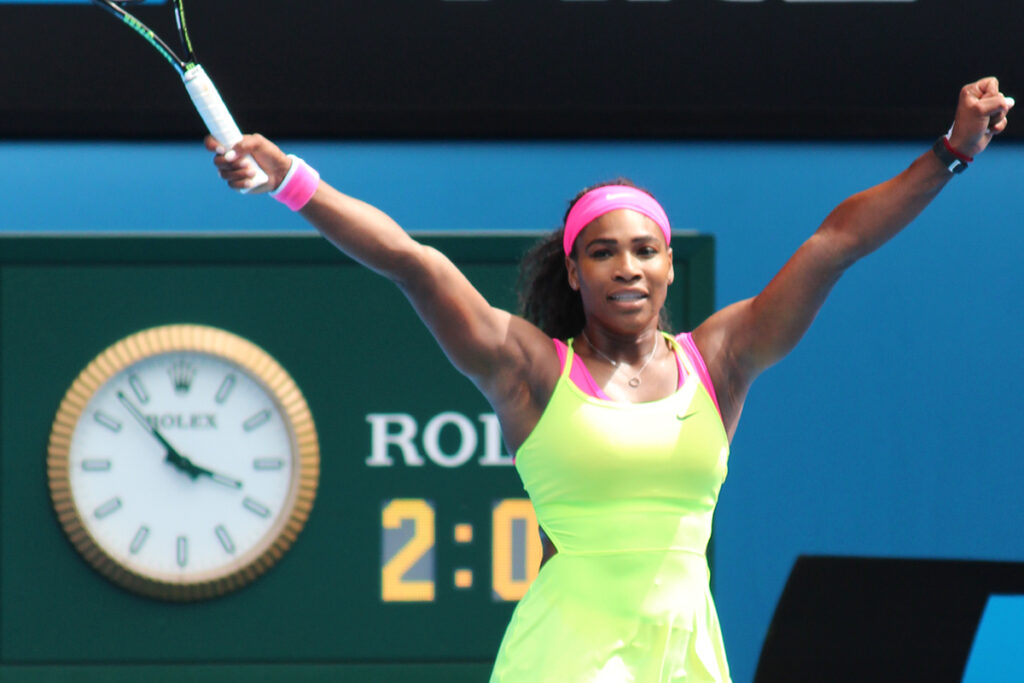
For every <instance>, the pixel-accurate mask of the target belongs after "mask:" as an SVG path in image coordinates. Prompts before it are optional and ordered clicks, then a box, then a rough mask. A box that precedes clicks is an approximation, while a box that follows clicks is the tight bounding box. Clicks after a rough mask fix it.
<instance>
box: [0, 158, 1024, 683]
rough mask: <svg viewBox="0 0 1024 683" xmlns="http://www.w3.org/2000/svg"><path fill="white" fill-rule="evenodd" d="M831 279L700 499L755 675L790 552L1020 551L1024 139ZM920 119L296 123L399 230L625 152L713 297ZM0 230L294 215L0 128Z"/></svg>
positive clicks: (567, 176) (278, 225) (182, 173)
mask: <svg viewBox="0 0 1024 683" xmlns="http://www.w3.org/2000/svg"><path fill="white" fill-rule="evenodd" d="M999 142H1000V141H997V143H996V144H995V145H994V146H993V148H992V149H991V150H990V151H988V152H986V153H985V154H984V155H982V156H981V157H980V158H979V160H978V163H976V164H975V165H974V166H972V167H971V169H970V170H969V171H968V172H967V173H966V174H964V175H963V176H960V177H958V178H956V179H955V180H954V181H953V182H952V183H951V184H950V186H949V187H948V188H947V189H946V190H945V192H944V193H943V194H942V195H941V196H940V197H939V198H938V199H937V200H936V201H935V203H934V204H933V205H932V206H931V207H930V208H929V209H928V210H927V211H926V212H925V214H924V215H923V216H922V217H921V218H920V219H919V220H918V221H917V222H916V223H915V224H914V225H913V226H912V227H911V228H910V229H909V230H908V231H906V232H905V233H903V234H902V235H900V236H899V237H897V238H896V239H895V240H894V241H893V242H892V243H891V244H889V245H887V246H886V247H885V248H884V249H882V250H881V251H880V252H878V253H876V254H874V255H872V256H871V257H869V258H868V259H866V260H865V261H864V262H862V263H860V264H857V265H856V266H855V267H854V268H853V269H852V270H851V271H850V272H849V273H848V274H847V276H846V277H845V278H844V279H843V280H842V281H841V282H840V284H839V285H838V286H837V288H836V290H835V292H834V293H833V295H832V298H831V300H830V301H829V303H828V305H826V307H825V309H824V311H823V312H822V313H821V315H820V316H819V319H818V321H817V322H816V323H815V325H814V327H813V328H812V330H811V331H810V333H809V334H808V335H807V337H806V339H805V340H804V341H803V342H802V344H801V345H800V346H799V347H798V348H797V350H796V351H795V352H794V353H793V354H792V355H791V356H790V358H788V359H787V360H786V361H785V362H783V363H782V364H781V365H780V366H778V367H776V368H773V369H771V370H769V371H768V372H767V373H766V374H765V375H764V376H763V377H761V378H760V379H759V380H758V382H757V383H756V384H755V386H754V389H753V391H752V393H751V395H750V398H749V400H748V402H747V406H746V410H745V414H744V418H743V420H742V422H741V424H740V428H739V432H738V434H737V436H736V439H735V441H734V443H733V452H732V461H731V465H732V466H731V468H730V474H729V481H728V482H727V483H726V485H725V488H724V489H723V492H722V497H721V504H720V507H719V512H718V516H717V537H716V538H717V546H716V562H715V567H714V572H715V576H716V586H717V601H718V606H719V610H720V614H721V619H722V623H723V628H724V630H725V636H726V644H727V647H728V649H729V653H730V659H731V662H732V666H733V670H734V674H735V676H736V680H737V681H738V682H746V681H749V680H750V679H751V677H752V675H753V671H754V667H755V666H756V662H757V656H758V652H759V650H760V646H761V642H762V640H763V638H764V634H765V630H766V628H767V626H768V623H769V621H770V619H771V616H772V611H773V609H774V607H775V602H776V600H777V599H778V596H779V594H780V592H781V590H782V587H783V584H784V582H785V579H786V577H787V575H788V572H789V569H790V566H791V564H792V562H793V560H794V558H795V557H796V556H797V555H798V554H801V553H829V554H854V555H882V556H911V557H943V558H984V559H1007V560H1024V546H1022V545H1021V544H1020V543H1019V528H1020V520H1021V518H1022V513H1024V509H1022V508H1024V503H1022V497H1021V495H1020V489H1021V483H1022V482H1024V458H1022V457H1021V453H1020V444H1021V443H1024V433H1022V432H1024V426H1022V422H1024V421H1022V420H1020V419H1019V415H1020V405H1021V403H1020V399H1019V391H1020V389H1019V387H1021V386H1022V385H1024V362H1022V360H1021V352H1020V344H1021V332H1022V324H1021V315H1020V307H1021V304H1020V301H1021V299H1022V298H1024V269H1022V268H1021V267H1020V260H1021V258H1022V256H1024V225H1022V221H1021V219H1020V217H1021V215H1022V214H1024V211H1022V209H1024V198H1022V194H1021V193H1020V190H1019V185H1020V181H1019V175H1017V173H1018V169H1020V168H1022V166H1024V147H1021V146H1017V145H1012V144H999ZM928 143H929V141H926V140H922V141H919V142H915V143H905V144H894V143H889V144H864V143H858V144H852V143H851V144H814V145H810V144H807V145H799V144H769V143H763V144H760V143H744V144H739V143H736V144H730V143H706V144H700V143H661V144H659V143H639V144H633V143H593V144H591V143H557V144H555V143H550V144H549V143H507V144H506V143H455V144H447V143H344V144H342V143H330V144H326V143H304V142H292V143H290V144H288V145H287V148H288V150H289V151H292V152H295V153H297V154H299V155H301V156H304V157H305V158H306V159H307V160H308V161H310V162H311V163H312V164H313V165H314V166H316V167H317V168H319V169H320V170H321V172H322V173H323V175H324V176H325V177H326V178H327V179H328V180H330V181H331V182H332V183H334V184H335V185H336V186H338V187H339V188H342V189H344V190H345V191H347V192H349V193H351V194H354V195H356V196H359V197H361V198H363V199H366V200H368V201H370V202H372V203H375V204H377V205H379V206H380V207H382V208H384V209H385V210H387V211H389V212H390V213H391V214H392V215H393V216H395V217H396V218H397V219H398V220H399V222H401V223H402V224H403V225H404V226H405V227H406V228H407V229H409V230H411V231H423V230H536V229H548V228H553V227H555V226H556V224H557V223H558V221H559V218H560V217H561V215H562V212H563V210H564V208H565V202H566V200H567V198H568V197H570V196H571V195H573V194H574V193H575V192H576V190H577V189H579V188H580V187H582V186H584V185H586V184H589V183H591V182H593V181H596V180H602V179H606V178H610V177H613V176H616V175H619V174H624V175H628V176H631V177H632V178H634V179H635V180H636V181H638V182H640V183H641V184H643V185H646V186H648V187H649V188H651V189H652V190H653V191H654V192H655V193H656V194H657V195H658V196H659V197H660V198H661V199H662V201H663V203H664V204H665V206H666V208H667V210H668V212H669V215H670V216H671V217H672V218H673V221H674V225H675V227H676V228H692V229H696V230H700V231H703V232H711V233H714V234H715V235H716V236H717V238H718V288H717V297H718V301H719V303H720V304H725V303H728V302H731V301H734V300H737V299H740V298H743V297H747V296H750V295H752V294H754V293H756V292H757V291H758V290H759V289H760V288H761V287H762V286H763V285H764V284H765V283H766V282H767V281H768V280H769V278H770V277H771V276H772V275H773V274H774V272H775V271H776V270H777V269H778V268H780V267H781V266H782V264H783V263H784V261H785V260H786V258H788V256H789V255H790V254H791V253H792V252H793V251H794V250H795V249H796V248H797V247H798V246H799V244H800V243H801V241H802V240H803V239H805V238H806V236H808V235H809V234H810V233H811V232H812V231H813V230H814V229H815V227H817V225H818V223H819V222H820V221H821V219H822V218H823V217H824V216H825V215H826V214H827V213H828V211H829V210H830V209H831V208H832V207H833V206H834V205H835V204H837V203H838V202H839V201H841V200H842V199H843V198H844V197H846V196H847V195H849V194H851V193H853V192H855V191H857V190H859V189H862V188H864V187H867V186H868V185H871V184H873V183H875V182H878V181H880V180H883V179H885V178H887V177H889V176H891V175H893V174H895V173H897V172H899V171H900V170H902V169H903V168H904V167H905V166H906V165H907V164H908V163H909V162H910V161H911V160H912V159H913V158H914V157H915V156H916V155H917V154H919V153H920V152H921V151H923V150H925V149H927V146H928ZM0 159H2V161H3V163H0V230H3V231H6V232H37V231H50V232H67V231H75V232H78V231H111V232H124V231H182V230H188V231H222V230H256V231H303V230H308V228H307V227H306V226H305V225H304V224H303V223H302V222H301V220H299V219H298V218H297V217H295V216H292V215H289V214H288V212H287V211H286V210H284V209H283V208H282V207H279V206H277V205H274V203H273V202H272V201H271V200H269V199H267V198H265V197H244V196H239V195H236V194H233V193H231V192H228V191H227V190H225V189H224V188H223V187H222V186H221V184H220V182H219V181H218V180H217V179H216V177H215V175H214V173H213V171H212V169H211V166H210V160H209V155H208V154H206V152H205V150H203V149H202V148H201V147H200V146H199V145H198V144H189V145H179V144H174V145H169V144H131V145H128V144H124V145H121V144H107V145H97V144H84V143H82V144H67V143H60V144H57V143H54V144H39V143H32V144H27V143H26V144H21V143H0Z"/></svg>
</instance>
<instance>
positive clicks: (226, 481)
mask: <svg viewBox="0 0 1024 683" xmlns="http://www.w3.org/2000/svg"><path fill="white" fill-rule="evenodd" d="M117 400H119V401H120V402H121V404H122V405H124V407H125V408H127V409H128V412H129V413H131V414H132V417H134V418H135V419H136V420H138V422H139V424H141V425H142V426H143V427H145V429H146V431H148V432H149V433H150V434H152V435H153V437H154V438H155V439H156V440H157V441H159V442H160V444H161V445H162V446H163V447H164V448H165V449H166V450H167V457H166V460H167V462H169V463H170V464H172V465H174V466H175V467H176V468H178V469H179V470H181V471H182V472H184V473H185V474H187V475H188V476H190V477H191V478H192V479H198V478H199V477H200V476H204V477H209V478H210V479H212V480H213V481H215V482H217V483H218V484H221V485H222V486H227V487H230V488H234V489H240V488H242V482H241V481H239V480H237V479H232V478H231V477H229V476H227V475H224V474H220V473H218V472H214V471H213V470H210V469H207V468H205V467H201V466H200V465H197V464H195V463H194V462H192V461H191V460H190V459H189V458H188V457H186V456H184V455H182V454H181V453H179V452H178V451H177V450H176V449H175V448H174V446H172V445H171V444H170V442H169V441H168V440H167V439H165V438H164V436H163V435H162V434H161V433H160V432H159V431H158V430H157V428H156V427H154V426H153V425H152V424H150V423H149V420H147V419H146V416H145V415H143V414H142V412H141V411H140V410H139V409H138V408H136V407H135V405H134V404H133V403H132V402H131V401H129V400H128V397H127V396H125V394H124V392H122V391H119V392H117Z"/></svg>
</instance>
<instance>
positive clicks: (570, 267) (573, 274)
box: [565, 256, 580, 292]
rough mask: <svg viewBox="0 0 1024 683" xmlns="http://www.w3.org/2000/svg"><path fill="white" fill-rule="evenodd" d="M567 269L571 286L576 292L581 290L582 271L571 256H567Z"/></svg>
mask: <svg viewBox="0 0 1024 683" xmlns="http://www.w3.org/2000/svg"><path fill="white" fill-rule="evenodd" d="M565 270H566V271H567V272H568V273H569V278H568V279H569V287H570V288H571V289H572V291H574V292H578V291H580V271H579V268H577V267H576V261H574V260H573V259H572V258H570V257H569V256H566V257H565Z"/></svg>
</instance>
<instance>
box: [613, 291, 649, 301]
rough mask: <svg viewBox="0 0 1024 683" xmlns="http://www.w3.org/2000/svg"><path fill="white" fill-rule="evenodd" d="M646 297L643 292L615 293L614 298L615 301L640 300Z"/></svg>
mask: <svg viewBox="0 0 1024 683" xmlns="http://www.w3.org/2000/svg"><path fill="white" fill-rule="evenodd" d="M642 298H644V295H643V294H638V293H635V292H634V293H630V294H613V295H612V299H613V300H614V301H638V300H640V299H642Z"/></svg>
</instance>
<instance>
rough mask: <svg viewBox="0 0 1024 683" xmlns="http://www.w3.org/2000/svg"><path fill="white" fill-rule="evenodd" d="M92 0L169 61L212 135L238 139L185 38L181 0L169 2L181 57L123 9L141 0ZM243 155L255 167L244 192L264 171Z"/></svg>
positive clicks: (232, 141)
mask: <svg viewBox="0 0 1024 683" xmlns="http://www.w3.org/2000/svg"><path fill="white" fill-rule="evenodd" d="M93 2H94V3H96V4H97V5H99V6H100V7H101V8H102V9H104V10H106V11H108V12H110V13H111V14H113V15H114V16H115V17H117V18H118V19H120V20H121V21H123V22H124V23H125V24H127V25H128V26H130V27H131V28H132V29H133V30H134V31H135V32H136V33H138V34H139V35H140V36H142V37H143V38H145V39H146V41H147V42H148V43H149V44H150V45H152V46H153V47H154V48H155V49H156V51H157V52H159V53H160V54H161V55H163V56H164V59H166V60H167V61H168V62H170V63H171V66H173V67H174V69H175V70H176V71H177V72H178V74H179V75H180V76H181V80H183V81H184V82H185V89H186V90H188V94H189V95H190V96H191V97H192V102H193V104H195V106H196V110H197V111H198V112H199V115H200V116H202V117H203V122H204V123H205V124H206V127H207V128H208V129H209V130H210V134H211V135H213V137H215V138H216V139H217V140H219V141H220V142H221V143H222V144H223V145H225V146H226V147H227V148H229V149H230V148H231V147H234V146H235V144H236V143H237V142H238V141H239V140H241V139H242V131H240V130H239V129H238V126H237V125H236V124H235V120H234V119H233V118H232V117H231V113H230V112H229V111H228V108H227V107H226V106H225V105H224V100H222V99H221V97H220V93H218V92H217V88H216V87H214V85H213V81H211V80H210V77H209V76H207V75H206V72H205V71H203V67H201V66H199V64H198V63H197V62H196V59H195V53H194V52H193V51H192V40H191V39H190V38H189V35H188V26H187V24H186V23H185V9H184V7H182V4H181V3H182V0H171V4H172V5H173V6H174V19H175V22H176V23H177V25H178V37H179V38H180V39H181V46H182V49H183V50H184V51H185V55H184V57H179V56H178V54H177V53H176V52H175V51H174V50H172V49H171V48H170V47H169V46H168V45H167V43H165V42H164V41H163V40H161V39H160V36H158V35H157V34H156V33H154V32H153V30H152V29H151V28H149V27H148V26H146V25H145V24H143V23H142V22H141V21H139V20H138V19H137V18H136V17H135V16H133V15H132V14H130V13H129V12H128V11H127V10H125V9H124V7H125V5H138V4H141V3H142V2H144V0H93ZM247 159H248V160H249V162H250V163H251V164H252V167H253V169H255V171H256V176H255V177H254V178H252V180H250V182H249V188H247V189H244V190H242V192H248V191H249V190H250V189H253V188H256V187H259V186H260V185H263V184H264V183H266V182H267V175H266V174H265V173H264V172H263V171H262V170H260V167H259V166H258V165H257V164H256V161H255V160H253V158H252V157H251V156H250V157H247Z"/></svg>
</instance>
